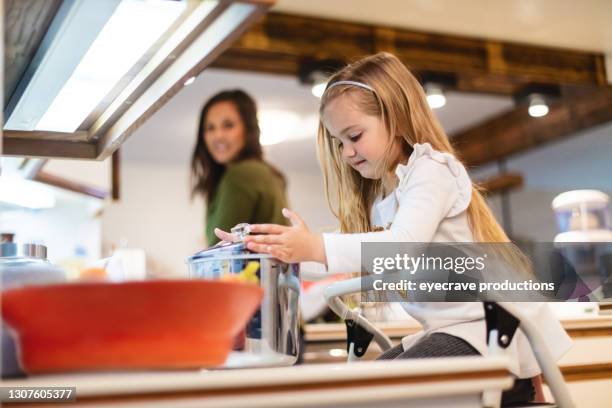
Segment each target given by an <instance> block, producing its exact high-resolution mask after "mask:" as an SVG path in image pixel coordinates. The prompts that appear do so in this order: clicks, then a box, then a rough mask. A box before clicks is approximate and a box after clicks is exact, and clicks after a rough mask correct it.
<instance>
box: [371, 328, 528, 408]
mask: <svg viewBox="0 0 612 408" xmlns="http://www.w3.org/2000/svg"><path fill="white" fill-rule="evenodd" d="M479 355H480V353H479V352H478V351H477V350H476V349H475V348H474V347H472V346H471V345H470V344H469V343H468V342H467V341H465V340H463V339H462V338H459V337H456V336H451V335H450V334H446V333H433V334H430V335H429V336H427V337H425V338H424V339H422V340H420V341H419V342H417V343H416V344H415V345H414V346H412V347H411V348H409V349H408V350H405V351H404V349H403V347H402V345H401V344H400V345H398V346H395V347H393V348H392V349H389V350H387V351H385V352H384V353H383V354H381V355H380V356H379V357H378V359H379V360H390V359H408V358H432V357H453V356H455V357H457V356H479ZM534 397H535V389H534V387H533V384H532V381H531V379H516V380H515V381H514V386H513V387H512V388H511V389H509V390H507V391H504V392H503V393H502V406H508V405H514V404H517V403H523V402H530V401H533V400H534Z"/></svg>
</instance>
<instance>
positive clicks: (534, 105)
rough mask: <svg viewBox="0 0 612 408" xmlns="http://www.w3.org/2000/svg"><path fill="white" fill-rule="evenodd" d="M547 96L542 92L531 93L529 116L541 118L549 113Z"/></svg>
mask: <svg viewBox="0 0 612 408" xmlns="http://www.w3.org/2000/svg"><path fill="white" fill-rule="evenodd" d="M548 110H549V109H548V104H547V103H546V98H544V96H542V95H540V94H531V95H529V109H528V112H529V116H531V117H534V118H539V117H542V116H546V115H547V114H548Z"/></svg>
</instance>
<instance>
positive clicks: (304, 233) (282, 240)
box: [244, 208, 327, 264]
mask: <svg viewBox="0 0 612 408" xmlns="http://www.w3.org/2000/svg"><path fill="white" fill-rule="evenodd" d="M283 215H284V216H285V217H287V218H289V220H290V221H291V226H290V227H286V226H283V225H277V224H251V233H257V234H260V235H248V236H247V237H245V239H244V242H245V243H246V245H247V248H248V249H250V250H251V251H254V252H260V253H267V254H270V255H272V256H273V257H275V258H277V259H279V260H281V261H283V262H286V263H297V262H304V261H314V262H319V263H323V264H326V263H327V257H326V256H325V247H324V245H323V236H322V235H321V234H315V233H312V232H310V230H309V229H308V226H307V225H306V224H305V223H304V221H302V219H301V218H300V217H299V216H298V215H297V214H296V213H294V212H293V211H290V210H288V209H286V208H283Z"/></svg>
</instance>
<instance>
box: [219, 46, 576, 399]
mask: <svg viewBox="0 0 612 408" xmlns="http://www.w3.org/2000/svg"><path fill="white" fill-rule="evenodd" d="M320 117H321V120H320V125H319V133H318V144H319V155H320V158H319V159H320V162H321V166H322V168H323V173H324V180H325V187H326V193H327V197H328V202H329V203H330V206H331V207H332V211H333V212H334V214H335V215H336V216H337V218H338V220H339V221H340V230H341V233H337V234H322V235H321V234H315V233H313V232H311V231H309V229H308V227H307V226H306V224H305V223H304V222H303V221H302V220H301V219H300V217H299V216H298V215H297V214H295V213H293V212H292V211H289V210H287V209H284V210H283V215H285V216H286V217H287V218H289V220H290V221H291V223H292V226H290V227H286V226H280V225H272V224H264V225H253V226H252V232H254V233H256V234H259V235H251V236H249V237H248V238H247V239H246V242H247V245H248V248H249V249H251V250H253V251H257V252H266V253H270V254H272V255H273V256H275V257H277V258H279V259H281V260H283V261H285V262H302V261H316V262H320V263H323V264H325V265H326V266H327V270H328V271H329V272H330V273H341V272H355V271H359V270H361V257H360V253H361V243H362V242H509V239H508V237H507V236H506V234H505V233H504V231H503V230H502V228H501V227H500V226H499V224H498V223H497V222H496V220H495V218H494V216H493V215H492V213H491V211H490V210H489V208H488V207H487V205H486V203H485V201H484V199H483V197H482V195H481V194H480V193H479V191H478V189H477V187H476V186H474V185H473V184H472V182H471V180H470V178H469V176H468V174H467V172H466V170H465V168H464V166H463V165H462V164H461V162H460V161H459V160H458V159H457V158H456V155H455V153H454V150H453V148H452V146H451V145H450V143H449V141H448V137H447V136H446V134H445V133H444V131H443V130H442V127H441V126H440V124H439V123H438V121H437V120H436V118H435V117H434V115H433V113H432V111H431V110H430V108H429V106H428V105H427V101H426V97H425V95H424V92H423V90H422V88H421V86H420V84H419V83H418V81H417V80H416V79H415V78H414V76H413V75H412V74H411V73H410V72H409V71H408V70H407V69H406V68H405V67H404V65H403V64H402V63H401V62H400V61H399V60H398V59H397V58H396V57H394V56H393V55H391V54H388V53H381V54H377V55H374V56H370V57H367V58H364V59H362V60H360V61H358V62H356V63H354V64H352V65H350V66H348V67H346V68H344V69H342V70H341V71H339V72H338V73H336V74H335V75H334V76H333V77H332V78H331V79H330V80H329V83H328V85H327V89H326V91H325V93H324V94H323V97H322V99H321V106H320ZM331 203H336V204H335V205H332V204H331ZM217 234H218V235H219V237H220V238H222V239H224V238H225V239H227V238H228V236H227V235H226V234H225V233H224V232H222V231H217ZM511 255H512V254H511ZM402 305H403V306H404V308H405V309H406V311H407V312H408V313H409V314H410V315H412V316H413V317H414V318H416V319H417V320H418V321H419V322H420V323H421V324H422V325H423V329H424V330H423V331H422V332H420V333H418V334H416V335H412V336H408V337H406V338H404V339H403V340H402V343H401V344H400V345H399V346H397V347H396V348H394V349H391V350H390V351H388V352H386V353H385V354H384V355H383V356H382V358H415V357H435V356H451V355H455V356H456V355H478V354H481V355H485V354H486V353H487V344H486V325H485V321H484V311H483V306H482V303H479V302H472V303H467V302H466V303H451V302H449V303H442V302H439V303H436V302H423V303H414V302H406V303H403V304H402ZM523 305H524V307H525V308H526V309H528V312H529V315H530V317H533V319H537V321H538V324H539V325H540V326H541V327H542V330H543V331H544V333H545V335H546V337H547V338H548V339H549V340H550V342H549V344H548V346H549V347H550V349H551V351H552V354H553V356H555V357H556V358H559V357H560V356H561V355H562V354H563V353H565V351H567V349H568V348H569V346H570V340H569V337H568V336H567V334H566V333H565V331H564V330H563V328H562V327H561V325H560V323H559V322H558V320H557V319H556V318H555V317H554V316H553V315H552V313H551V312H550V311H549V309H548V307H547V305H546V304H535V303H524V304H523ZM508 352H509V353H510V355H511V356H512V358H513V362H514V367H512V371H513V373H514V374H515V375H516V376H517V377H518V378H520V379H530V378H532V377H535V376H537V375H538V374H539V373H540V369H539V367H538V364H537V362H536V360H535V357H534V355H533V353H532V351H531V348H530V346H529V344H528V342H527V339H526V337H525V336H524V334H523V333H521V332H520V331H519V333H517V334H516V335H515V336H514V338H513V341H512V343H511V345H510V347H509V350H508ZM533 392H534V388H533V386H532V382H531V380H524V381H517V383H516V386H515V388H514V389H513V390H512V392H510V393H505V395H504V403H510V402H512V401H521V400H522V401H527V400H530V399H533V395H532V394H533Z"/></svg>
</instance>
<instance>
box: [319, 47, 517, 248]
mask: <svg viewBox="0 0 612 408" xmlns="http://www.w3.org/2000/svg"><path fill="white" fill-rule="evenodd" d="M338 81H356V82H360V83H363V84H367V85H368V86H370V87H371V88H372V89H373V90H374V92H372V91H369V90H367V89H364V88H361V87H356V86H351V85H337V86H334V87H332V88H329V87H330V85H331V84H333V83H335V82H338ZM327 87H328V90H326V91H325V93H324V94H323V97H322V99H321V105H320V111H319V113H320V116H321V117H322V115H323V112H324V110H325V108H326V107H327V106H328V104H329V103H330V102H331V101H332V100H334V99H335V98H337V97H339V96H340V95H343V94H350V95H351V97H352V98H353V101H355V103H356V104H357V106H358V107H359V108H360V110H361V111H362V112H363V113H364V114H367V115H372V116H378V117H380V118H381V119H382V121H383V123H384V125H385V128H386V130H387V132H388V134H389V135H390V137H391V139H396V140H395V141H399V143H400V144H401V146H402V149H403V150H404V151H406V152H409V151H411V146H413V145H414V144H416V143H429V144H430V145H431V146H432V147H433V148H434V149H435V150H438V151H440V152H447V153H450V154H452V155H454V156H455V157H457V154H456V152H455V150H454V149H453V147H452V146H451V144H450V142H449V140H448V137H447V135H446V134H445V133H444V130H443V129H442V126H441V125H440V123H439V122H438V120H437V119H436V117H435V116H434V114H433V112H432V111H431V109H430V108H429V105H428V104H427V99H426V97H425V93H424V92H423V89H422V87H421V85H420V84H419V82H418V81H417V80H416V78H415V77H414V76H413V75H412V74H411V73H410V71H409V70H408V69H407V68H406V67H405V66H404V65H403V64H402V63H401V61H400V60H399V59H397V57H395V56H394V55H392V54H389V53H386V52H382V53H379V54H376V55H372V56H368V57H365V58H363V59H361V60H359V61H357V62H355V63H353V64H351V65H348V66H347V67H345V68H343V69H342V70H340V71H339V72H337V73H336V74H334V75H333V76H332V77H331V78H330V80H329V82H328V86H327ZM317 141H318V153H319V161H320V163H321V168H322V170H323V179H324V183H325V193H326V196H327V201H328V204H329V206H330V208H331V210H332V212H333V213H334V215H335V216H336V218H338V220H339V221H340V230H341V232H344V233H354V232H369V231H371V230H372V226H371V220H370V208H371V206H372V204H373V203H374V200H375V198H376V196H377V195H379V194H380V193H381V191H382V181H381V180H372V179H366V178H364V177H362V176H361V175H360V174H359V173H358V172H357V171H356V170H354V169H353V168H352V167H351V166H349V165H348V164H347V163H346V162H344V161H343V160H342V156H341V150H340V148H339V146H338V145H337V143H335V142H334V141H333V138H332V137H331V135H330V134H329V131H328V130H327V129H326V128H325V125H324V124H323V122H322V121H319V131H318V137H317ZM391 145H392V143H391V142H390V143H388V145H387V153H388V152H389V151H390V147H391ZM383 163H384V166H385V167H386V169H385V170H386V171H393V170H394V169H395V167H396V166H397V164H398V163H397V159H395V160H393V159H391V158H390V156H389V155H388V154H387V155H385V159H384V160H383ZM467 214H468V220H469V224H470V228H471V230H472V234H473V236H474V240H475V241H477V242H509V241H510V239H509V238H508V236H507V235H506V233H505V232H504V230H503V229H502V228H501V226H500V225H499V223H498V222H497V220H496V219H495V217H494V216H493V213H492V212H491V210H490V209H489V207H488V206H487V204H486V202H485V200H484V198H483V196H482V194H481V190H480V188H479V187H478V186H477V185H473V187H472V199H471V201H470V204H469V206H468V208H467Z"/></svg>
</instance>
